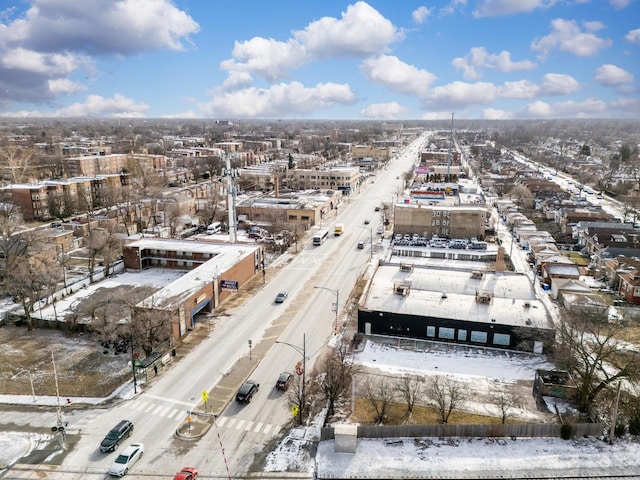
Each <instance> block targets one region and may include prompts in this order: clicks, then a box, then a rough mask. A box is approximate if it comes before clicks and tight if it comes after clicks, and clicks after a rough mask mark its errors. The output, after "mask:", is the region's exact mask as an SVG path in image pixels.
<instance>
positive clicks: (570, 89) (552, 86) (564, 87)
mask: <svg viewBox="0 0 640 480" xmlns="http://www.w3.org/2000/svg"><path fill="white" fill-rule="evenodd" d="M581 89H582V86H581V85H580V83H579V82H578V81H577V80H576V79H575V78H573V77H572V76H571V75H565V74H562V73H547V74H546V75H545V76H544V77H542V82H541V83H540V93H541V94H542V95H569V94H571V93H574V92H577V91H579V90H581Z"/></svg>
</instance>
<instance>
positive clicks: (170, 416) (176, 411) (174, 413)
mask: <svg viewBox="0 0 640 480" xmlns="http://www.w3.org/2000/svg"><path fill="white" fill-rule="evenodd" d="M178 411H179V410H178V409H177V408H174V409H173V410H171V413H169V415H167V417H169V418H173V417H175V415H176V413H178Z"/></svg>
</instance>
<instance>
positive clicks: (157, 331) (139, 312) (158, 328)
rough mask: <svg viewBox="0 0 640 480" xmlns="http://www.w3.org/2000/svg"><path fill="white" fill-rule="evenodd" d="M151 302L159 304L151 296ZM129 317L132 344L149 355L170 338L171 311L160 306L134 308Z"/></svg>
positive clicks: (157, 300) (156, 299)
mask: <svg viewBox="0 0 640 480" xmlns="http://www.w3.org/2000/svg"><path fill="white" fill-rule="evenodd" d="M150 303H151V304H156V305H157V304H159V299H158V298H156V297H153V296H152V297H151V300H150ZM133 311H134V314H133V317H132V318H131V324H130V327H131V338H132V341H133V344H134V345H136V346H138V347H140V348H142V350H143V351H144V353H145V355H146V356H149V355H150V354H151V352H153V351H154V350H155V349H156V348H157V347H159V346H160V345H162V344H164V343H167V342H168V341H169V340H170V338H171V312H169V311H168V310H165V309H162V308H153V307H151V308H144V309H142V308H135V309H134V310H133Z"/></svg>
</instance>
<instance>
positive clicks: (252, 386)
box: [236, 380, 260, 403]
mask: <svg viewBox="0 0 640 480" xmlns="http://www.w3.org/2000/svg"><path fill="white" fill-rule="evenodd" d="M259 388H260V384H259V383H257V382H254V381H253V380H247V381H246V382H244V383H243V384H242V386H241V387H240V388H239V389H238V393H236V402H244V403H250V402H251V398H252V397H253V395H254V394H255V393H256V392H257V391H258V389H259Z"/></svg>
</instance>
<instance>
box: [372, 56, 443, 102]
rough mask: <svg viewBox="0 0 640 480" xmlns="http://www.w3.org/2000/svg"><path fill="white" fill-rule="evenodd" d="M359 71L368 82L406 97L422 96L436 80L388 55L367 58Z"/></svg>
mask: <svg viewBox="0 0 640 480" xmlns="http://www.w3.org/2000/svg"><path fill="white" fill-rule="evenodd" d="M360 69H361V71H362V73H363V74H364V76H365V77H366V78H367V79H368V80H370V81H372V82H374V83H378V84H381V85H384V86H386V87H387V88H389V89H390V90H393V91H394V92H400V93H404V94H408V95H418V96H424V95H425V94H426V93H427V91H428V90H429V85H431V84H432V83H433V82H434V81H435V80H436V76H435V75H433V74H432V73H430V72H428V71H426V70H421V69H418V68H416V67H414V66H413V65H409V64H407V63H404V62H403V61H401V60H400V59H398V57H394V56H389V55H380V56H378V57H373V58H369V59H367V60H365V61H364V62H363V63H362V66H361V67H360Z"/></svg>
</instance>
